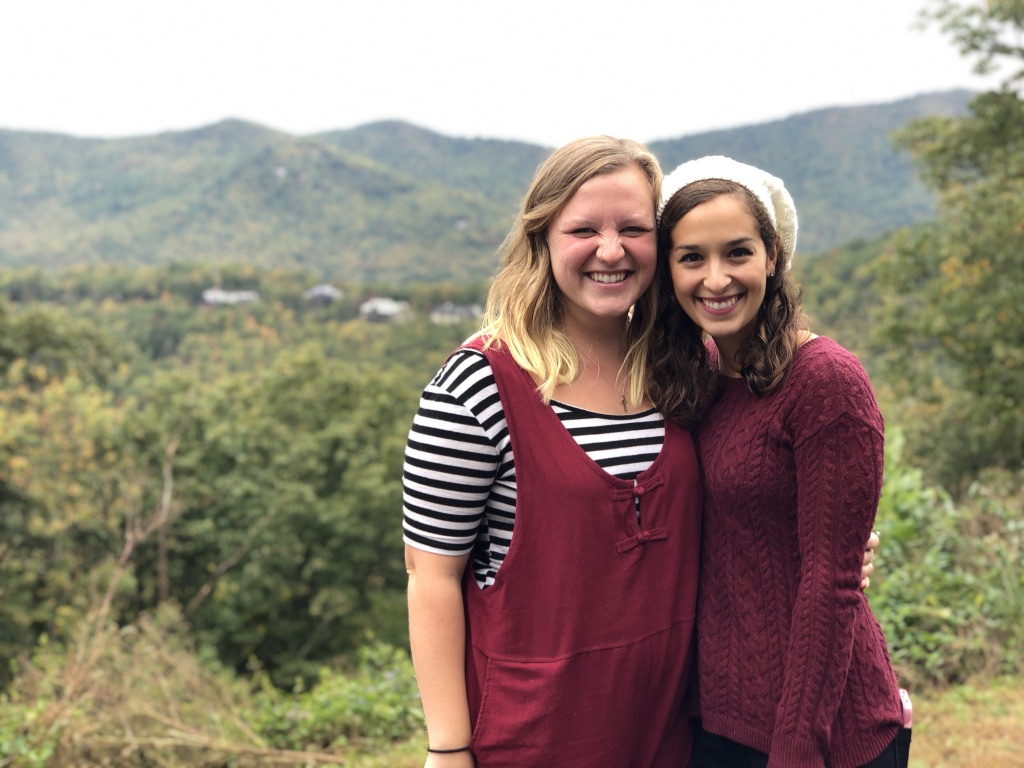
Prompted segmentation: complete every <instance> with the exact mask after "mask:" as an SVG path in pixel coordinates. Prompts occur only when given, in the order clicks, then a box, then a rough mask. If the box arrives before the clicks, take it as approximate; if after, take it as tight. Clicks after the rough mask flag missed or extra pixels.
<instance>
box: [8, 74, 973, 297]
mask: <svg viewBox="0 0 1024 768" xmlns="http://www.w3.org/2000/svg"><path fill="white" fill-rule="evenodd" d="M971 97H972V94H971V93H970V92H969V91H963V90H958V91H949V92H943V93H935V94H927V95H922V96H918V97H914V98H910V99H905V100H902V101H897V102H893V103H888V104H878V105H868V106H859V107H843V108H831V109H822V110H816V111H813V112H807V113H804V114H800V115H796V116H793V117H789V118H786V119H783V120H777V121H773V122H768V123H762V124H758V125H750V126H745V127H740V128H734V129H729V130H720V131H713V132H707V133H701V134H696V135H692V136H682V137H680V138H676V139H666V140H659V141H653V142H649V143H648V146H649V147H650V148H651V150H652V151H653V152H654V154H655V155H656V156H657V157H658V160H659V162H660V163H661V164H662V167H663V168H664V169H665V170H666V172H668V171H670V170H671V169H672V168H674V167H675V166H676V165H677V164H678V163H680V162H682V161H684V160H686V159H690V158H693V157H697V156H700V155H704V154H725V155H730V156H732V157H735V158H736V159H738V160H742V161H744V162H749V163H753V164H755V165H759V166H761V167H763V168H765V169H767V170H769V171H771V172H772V173H774V174H775V175H777V176H779V177H781V178H783V179H784V180H785V181H786V184H787V187H788V188H789V189H790V191H791V192H792V194H793V197H794V198H795V200H796V203H797V208H798V210H799V212H800V242H799V246H798V250H799V251H800V252H802V253H806V254H815V253H821V252H823V251H826V250H828V249H830V248H833V247H835V246H837V245H840V244H842V243H845V242H848V241H851V240H856V239H861V238H870V237H874V236H877V235H880V234H883V233H885V232H887V231H890V230H892V229H895V228H898V227H903V226H908V225H911V224H914V223H917V222H920V221H923V220H927V219H929V218H931V217H932V216H934V215H935V198H934V195H932V194H931V193H930V192H929V191H928V190H926V189H925V188H924V187H923V186H922V185H921V184H920V182H918V181H917V180H916V178H915V176H914V171H913V167H912V164H911V161H910V158H909V157H908V156H907V155H906V153H903V152H898V151H896V150H895V149H894V148H893V145H892V142H891V135H892V133H893V132H894V131H896V130H898V129H899V128H901V127H902V126H904V125H905V124H906V123H907V122H908V121H910V120H912V119H914V118H917V117H923V116H927V115H955V114H961V113H963V112H964V110H965V109H966V105H967V103H968V101H969V100H970V98H971ZM550 151H551V148H549V147H542V146H538V145H533V144H527V143H520V142H512V141H498V140H491V139H479V138H477V139H467V138H453V137H448V136H444V135H440V134H437V133H433V132H431V131H428V130H425V129H423V128H419V127H417V126H414V125H410V124H408V123H403V122H397V121H387V122H378V123H372V124H368V125H364V126H360V127H357V128H353V129H349V130H339V131H331V132H327V133H321V134H315V135H308V136H294V135H290V134H286V133H281V132H279V131H274V130H271V129H269V128H265V127H262V126H259V125H255V124H251V123H246V122H242V121H238V120H228V121H224V122H221V123H217V124H215V125H210V126H205V127H201V128H198V129H195V130H189V131H180V132H169V133H162V134H157V135H151V136H141V137H133V138H120V139H86V138H76V137H71V136H65V135H59V134H45V133H33V132H24V131H9V130H0V265H5V266H8V267H24V266H36V267H39V268H43V269H57V268H63V267H69V266H74V265H88V264H100V263H116V264H127V265H142V264H159V263H166V262H170V261H188V262H202V263H225V262H227V263H237V262H247V263H252V264H255V265H258V266H261V267H267V268H271V267H286V268H304V269H308V270H310V271H313V272H315V273H316V274H318V275H321V276H323V277H324V278H333V279H338V280H344V281H349V282H355V283H364V284H366V283H384V284H403V283H408V282H427V283H433V282H441V281H449V282H462V281H466V280H478V279H483V278H486V277H488V276H489V275H491V274H493V272H494V268H495V265H496V257H495V254H496V251H497V248H498V246H499V245H500V243H501V241H502V239H503V238H504V236H505V234H506V232H507V229H508V227H509V225H510V223H511V221H512V218H513V216H514V215H515V212H516V209H517V207H518V205H519V202H520V200H521V198H522V195H523V194H524V192H525V191H526V188H527V186H528V185H529V182H530V178H531V177H532V175H533V172H534V171H535V169H536V168H537V166H538V164H539V163H540V162H541V161H542V160H543V159H544V157H546V156H547V154H548V153H549V152H550Z"/></svg>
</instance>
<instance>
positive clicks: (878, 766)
mask: <svg viewBox="0 0 1024 768" xmlns="http://www.w3.org/2000/svg"><path fill="white" fill-rule="evenodd" d="M909 762H910V729H909V728H900V730H899V733H897V734H896V738H895V739H893V740H892V741H891V742H889V746H887V747H886V748H885V749H884V750H882V754H880V755H879V756H878V757H876V758H875V759H874V760H872V761H871V762H870V763H868V764H867V765H865V766H863V768H906V767H907V765H908V763H909ZM767 765H768V755H766V754H765V753H764V752H758V751H757V750H756V749H751V748H750V747H747V746H744V745H743V744H739V743H738V742H735V741H733V740H732V739H727V738H725V736H719V735H718V734H715V733H709V732H708V731H705V730H704V729H703V728H702V727H701V725H700V721H699V720H697V721H695V728H694V734H693V759H692V761H691V762H690V768H765V766H767Z"/></svg>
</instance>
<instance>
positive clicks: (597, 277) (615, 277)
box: [587, 272, 629, 283]
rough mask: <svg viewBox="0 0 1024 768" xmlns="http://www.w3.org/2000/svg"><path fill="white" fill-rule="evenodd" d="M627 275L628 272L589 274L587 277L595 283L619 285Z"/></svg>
mask: <svg viewBox="0 0 1024 768" xmlns="http://www.w3.org/2000/svg"><path fill="white" fill-rule="evenodd" d="M628 274H629V273H628V272H589V273H587V277H589V278H590V279H591V280H593V281H594V282H595V283H621V282H622V281H623V280H625V279H626V276H627V275H628Z"/></svg>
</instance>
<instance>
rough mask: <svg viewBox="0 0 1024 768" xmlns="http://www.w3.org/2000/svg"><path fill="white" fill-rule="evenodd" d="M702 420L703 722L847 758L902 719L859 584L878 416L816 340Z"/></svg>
mask: <svg viewBox="0 0 1024 768" xmlns="http://www.w3.org/2000/svg"><path fill="white" fill-rule="evenodd" d="M720 383H721V385H722V392H721V396H720V398H719V399H718V400H717V401H716V402H715V404H714V405H713V406H712V408H711V410H710V411H709V413H708V414H707V416H706V417H705V418H704V421H703V423H702V424H701V427H700V449H701V454H702V458H703V464H704V473H705V477H704V488H705V491H704V493H705V511H704V533H703V540H704V546H703V553H702V558H701V572H700V574H701V575H700V593H699V594H700V597H699V603H698V622H697V626H698V654H697V656H698V666H699V691H700V693H699V696H700V713H701V717H702V719H703V725H704V727H705V728H706V729H707V730H709V731H711V732H713V733H717V734H720V735H723V736H726V737H727V738H730V739H732V740H734V741H737V742H740V743H742V744H746V745H747V746H750V747H753V748H754V749H758V750H760V751H762V752H767V753H769V755H770V761H769V766H770V768H783V767H785V768H800V767H802V766H824V765H827V766H829V767H830V768H854V766H858V765H863V764H865V763H868V762H870V761H871V760H872V759H874V758H875V757H877V756H878V755H879V754H880V753H881V751H882V750H883V749H884V748H885V746H886V745H887V744H888V743H889V742H890V741H891V740H892V739H893V738H894V737H895V735H896V732H897V730H898V729H899V727H900V725H901V724H902V717H901V714H902V709H901V704H900V698H899V690H898V686H897V683H896V676H895V674H894V673H893V670H892V666H891V664H890V662H889V654H888V651H887V649H886V645H885V638H884V637H883V636H882V631H881V629H880V628H879V626H878V622H877V621H876V620H875V618H874V616H873V615H872V613H871V609H870V608H869V607H868V602H867V598H866V597H865V595H864V593H863V592H862V591H861V590H860V589H859V583H860V570H861V562H862V558H863V552H864V542H865V541H866V540H867V538H868V534H869V533H870V531H871V526H872V524H873V523H874V519H875V512H876V509H877V505H878V499H879V494H880V492H881V483H882V465H883V455H882V448H883V425H882V417H881V414H880V413H879V411H878V406H877V404H876V403H875V398H874V394H873V393H872V390H871V384H870V382H869V381H868V378H867V375H866V374H865V372H864V369H863V368H862V367H861V365H860V363H859V362H858V361H857V359H856V358H855V357H854V356H853V355H852V354H850V353H849V352H847V351H846V350H845V349H843V348H842V347H840V346H839V345H838V344H836V343H835V342H833V341H831V340H830V339H827V338H824V337H818V338H816V339H813V340H811V341H810V342H808V343H807V344H805V345H804V346H803V347H802V348H801V349H800V350H799V351H798V353H797V356H796V360H795V362H794V364H793V367H792V369H791V370H790V372H789V375H788V376H787V378H786V381H785V382H784V383H783V385H782V387H780V388H779V389H777V390H776V391H775V392H773V393H772V394H770V395H768V396H766V397H762V398H759V397H755V396H754V395H752V394H751V393H750V391H749V390H748V389H747V386H746V382H745V381H744V380H743V379H736V378H727V377H724V376H723V377H721V379H720Z"/></svg>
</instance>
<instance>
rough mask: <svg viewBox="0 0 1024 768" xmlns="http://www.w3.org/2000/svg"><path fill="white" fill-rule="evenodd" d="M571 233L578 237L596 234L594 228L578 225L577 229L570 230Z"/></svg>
mask: <svg viewBox="0 0 1024 768" xmlns="http://www.w3.org/2000/svg"><path fill="white" fill-rule="evenodd" d="M569 234H570V235H575V236H576V237H589V236H590V235H592V234H594V230H593V229H591V228H590V227H577V228H576V229H573V230H570V231H569Z"/></svg>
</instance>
